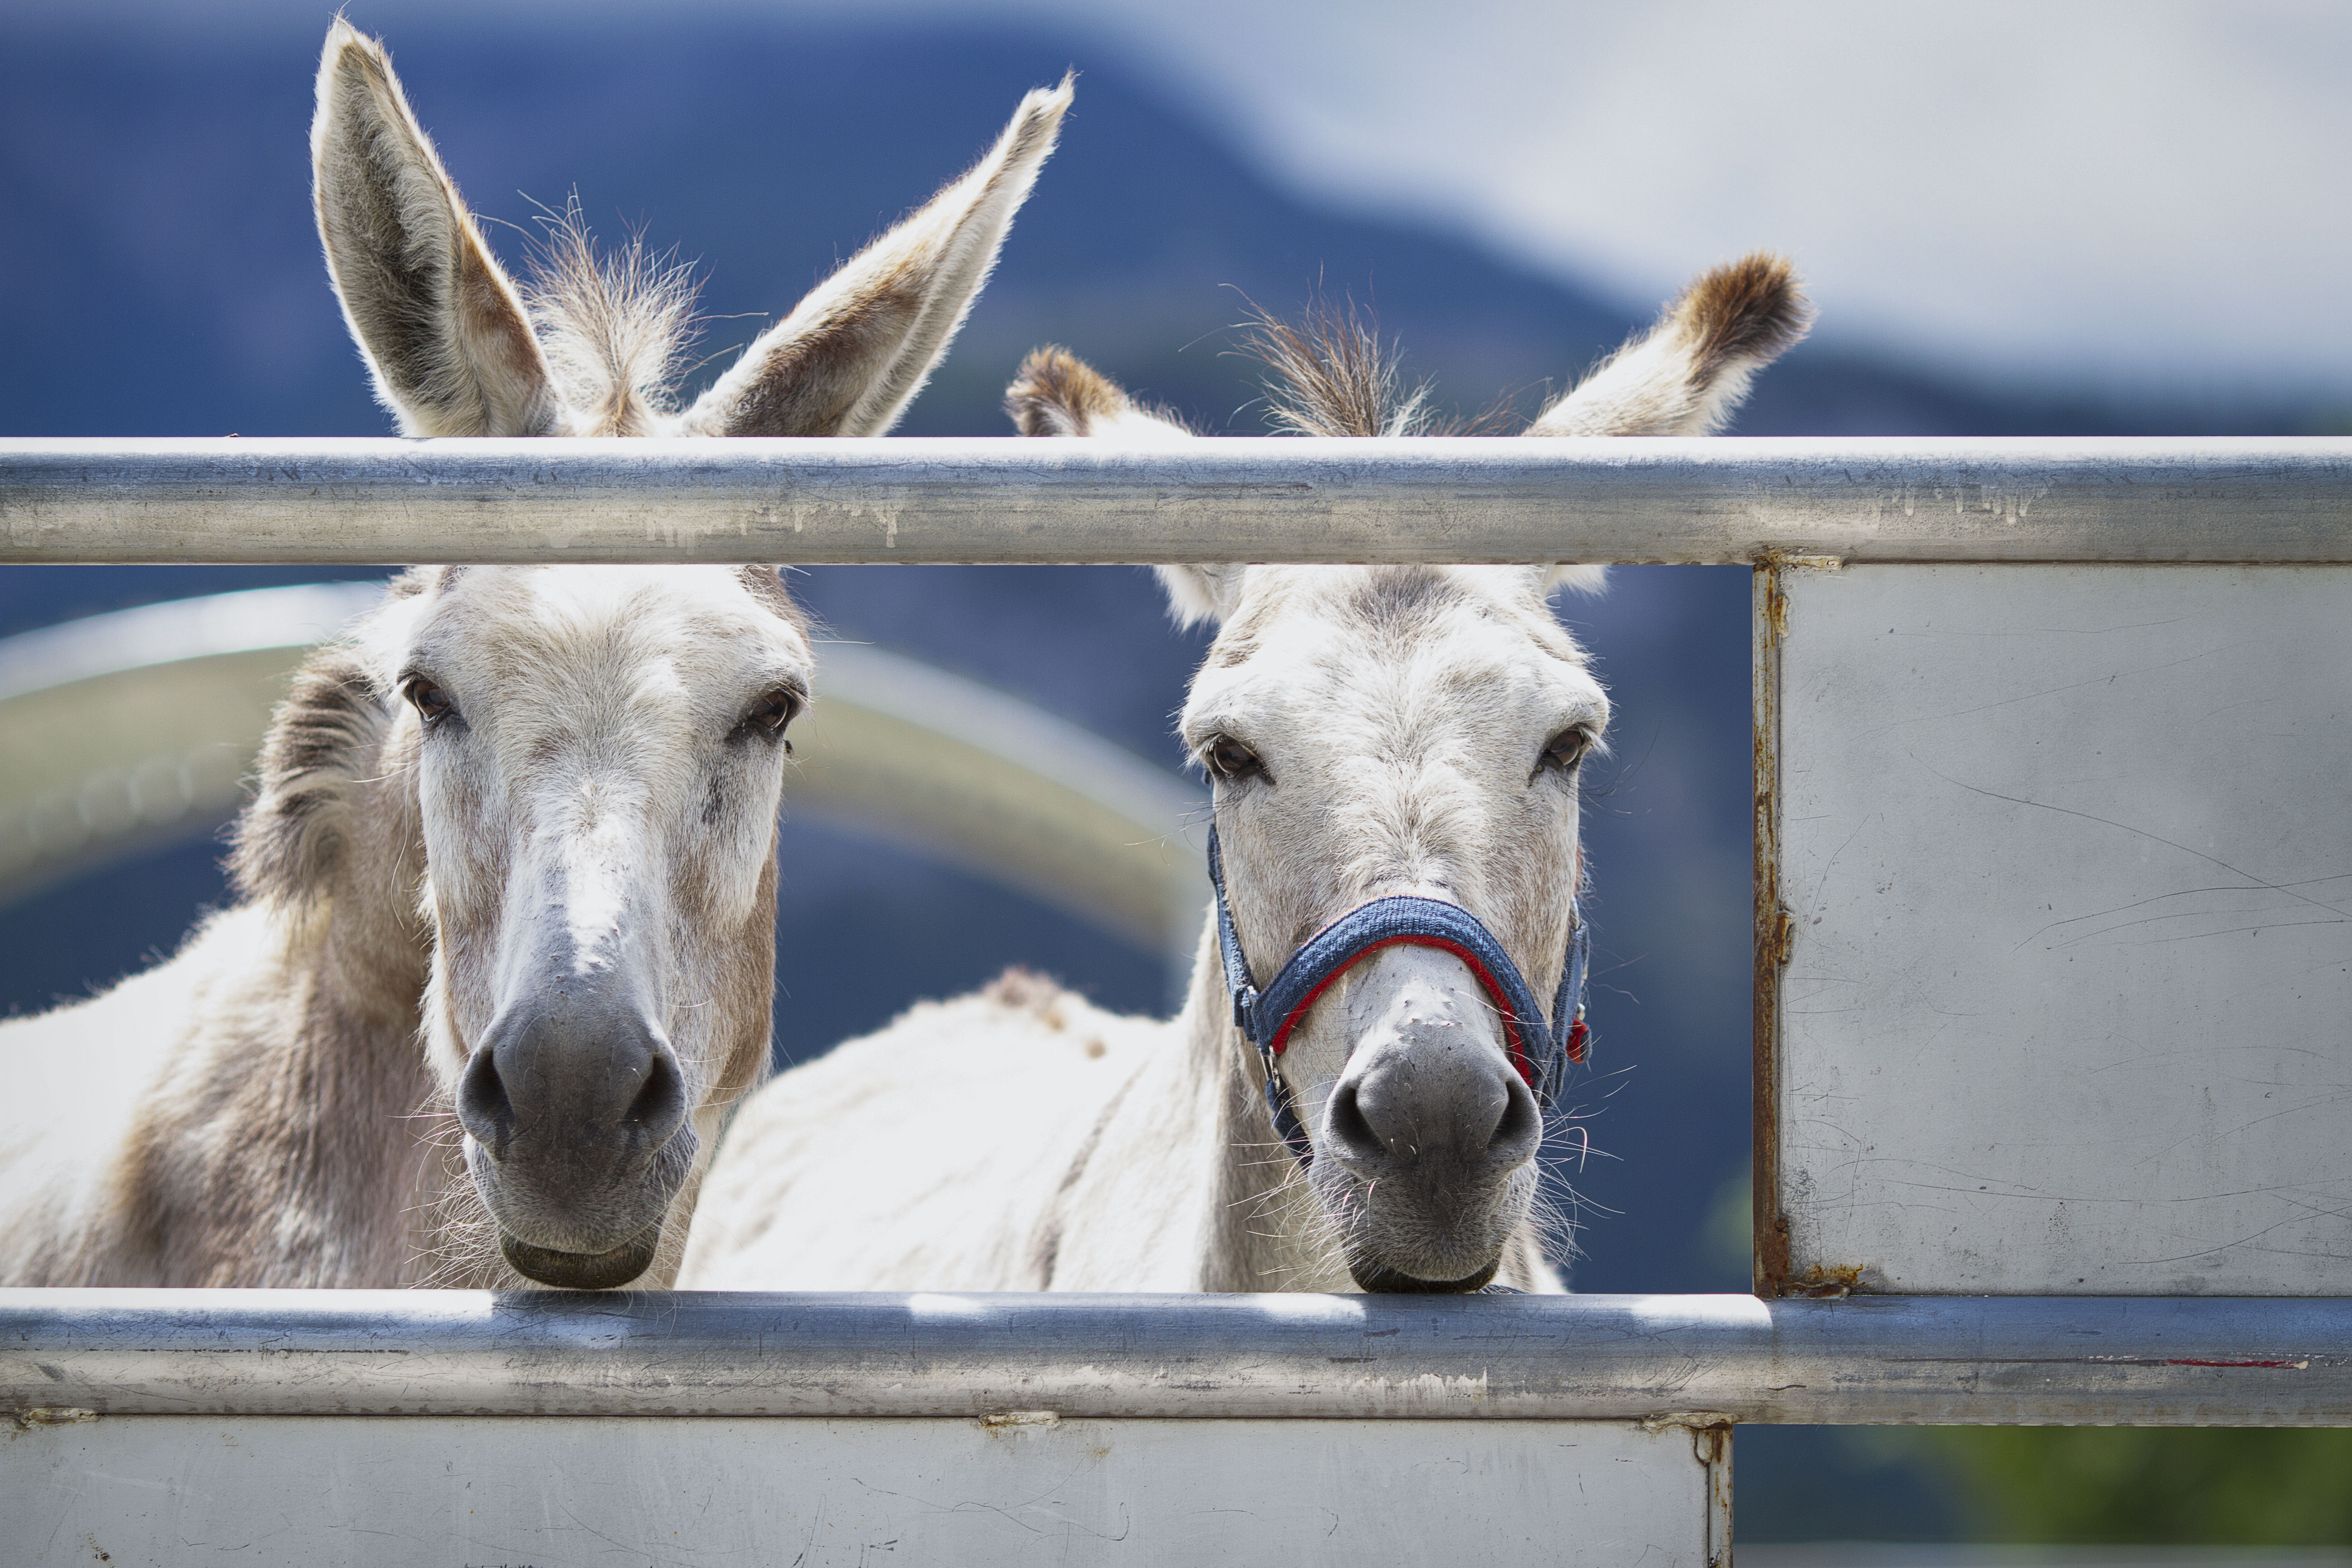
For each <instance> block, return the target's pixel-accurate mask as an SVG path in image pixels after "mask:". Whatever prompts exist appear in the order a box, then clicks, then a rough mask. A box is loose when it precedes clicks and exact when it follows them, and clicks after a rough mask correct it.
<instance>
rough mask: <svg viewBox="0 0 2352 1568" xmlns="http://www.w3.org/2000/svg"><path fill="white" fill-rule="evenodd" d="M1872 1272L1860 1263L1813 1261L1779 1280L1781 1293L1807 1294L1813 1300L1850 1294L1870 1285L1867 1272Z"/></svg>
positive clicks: (1872, 1271)
mask: <svg viewBox="0 0 2352 1568" xmlns="http://www.w3.org/2000/svg"><path fill="white" fill-rule="evenodd" d="M1874 1272H1875V1271H1874V1270H1873V1269H1872V1268H1870V1266H1869V1265H1867V1264H1864V1263H1816V1264H1814V1265H1813V1266H1812V1267H1811V1268H1808V1269H1806V1270H1805V1271H1804V1273H1802V1274H1801V1275H1799V1276H1798V1277H1797V1278H1796V1279H1788V1278H1787V1277H1786V1276H1785V1274H1784V1275H1783V1278H1782V1279H1781V1281H1780V1294H1782V1295H1783V1296H1807V1297H1811V1298H1813V1299H1815V1300H1821V1299H1822V1298H1826V1297H1836V1296H1851V1295H1853V1293H1854V1292H1855V1291H1857V1290H1864V1289H1869V1287H1870V1283H1871V1280H1870V1276H1871V1275H1872V1274H1873V1273H1874Z"/></svg>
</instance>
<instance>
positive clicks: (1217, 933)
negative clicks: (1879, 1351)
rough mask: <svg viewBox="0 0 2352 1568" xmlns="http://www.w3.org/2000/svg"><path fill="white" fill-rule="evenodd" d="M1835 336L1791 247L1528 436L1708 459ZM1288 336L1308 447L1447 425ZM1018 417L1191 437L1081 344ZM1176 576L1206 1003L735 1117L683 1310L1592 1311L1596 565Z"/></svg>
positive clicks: (955, 1015)
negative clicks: (1638, 443)
mask: <svg viewBox="0 0 2352 1568" xmlns="http://www.w3.org/2000/svg"><path fill="white" fill-rule="evenodd" d="M1809 320H1810V311H1809V309H1808V307H1807V306H1806V304H1805V301H1804V300H1803V297H1802V295H1801V293H1800V292H1799V290H1798V288H1797V286H1796V283H1795V280H1794V279H1793V278H1792V277H1791V275H1790V269H1789V268H1788V265H1787V263H1785V262H1784V261H1781V260H1779V259H1777V258H1770V257H1764V256H1755V257H1750V258H1747V259H1746V260H1743V261H1740V262H1738V263H1736V264H1734V265H1731V266H1728V267H1725V268H1719V269H1717V270H1716V271H1713V272H1710V273H1708V274H1707V275H1706V276H1705V277H1703V278H1701V279H1699V280H1698V281H1697V282H1696V284H1695V285H1694V286H1693V287H1692V288H1691V289H1689V290H1688V291H1687V292H1686V293H1685V294H1684V295H1683V296H1682V297H1681V299H1680V300H1677V301H1676V302H1675V304H1673V305H1672V306H1671V307H1669V308H1668V310H1666V312H1665V314H1664V317H1663V319H1662V320H1661V321H1659V322H1658V324H1657V325H1656V326H1655V328H1654V329H1653V330H1652V331H1649V332H1648V333H1647V334H1646V335H1643V336H1642V337H1640V338H1638V339H1636V340H1635V341H1633V342H1630V343H1629V344H1628V345H1627V346H1626V347H1625V348H1624V349H1622V351H1621V352H1620V353H1618V354H1617V355H1616V356H1615V357H1613V358H1612V359H1611V360H1609V361H1608V362H1607V363H1605V364H1603V365H1602V366H1601V367H1600V368H1599V369H1598V370H1596V371H1595V372H1594V373H1593V374H1591V376H1590V377H1588V378H1587V379H1585V380H1584V381H1583V382H1582V383H1581V384H1579V385H1578V386H1577V387H1576V388H1575V389H1574V390H1572V391H1571V392H1570V393H1568V394H1566V395H1564V396H1562V397H1560V398H1559V400H1557V401H1556V402H1554V403H1553V404H1552V405H1550V406H1549V407H1548V408H1546V409H1545V410H1544V411H1543V413H1542V414H1541V416H1539V417H1538V419H1537V420H1536V421H1535V423H1534V424H1533V426H1531V427H1530V428H1529V430H1528V434H1529V435H1534V436H1602V435H1629V436H1630V435H1705V434H1708V433H1710V432H1712V431H1713V430H1715V429H1717V428H1718V427H1719V426H1721V424H1722V423H1723V422H1724V420H1726V419H1727V417H1728V416H1729V415H1730V413H1731V411H1732V409H1733V408H1734V407H1735V406H1736V405H1738V402H1739V400H1740V399H1741V397H1742V396H1743V395H1745V392H1746V388H1747V385H1748V379H1749V377H1750V376H1751V375H1752V374H1754V373H1755V372H1756V371H1757V370H1758V369H1759V368H1761V367H1762V366H1763V365H1764V364H1766V363H1769V361H1770V360H1772V359H1773V358H1774V357H1776V356H1777V355H1778V354H1779V353H1780V352H1781V351H1783V350H1784V349H1786V348H1787V347H1788V346H1789V345H1790V344H1791V343H1793V342H1796V341H1797V339H1798V338H1800V337H1801V336H1802V334H1803V332H1804V331H1805V330H1806V328H1807V326H1808V324H1809ZM1262 342H1264V343H1265V347H1266V348H1267V350H1268V351H1269V352H1268V357H1269V359H1270V360H1271V361H1272V362H1273V363H1274V365H1275V367H1276V371H1277V372H1278V373H1279V374H1281V375H1282V377H1283V378H1284V380H1285V381H1286V386H1285V387H1283V388H1282V389H1281V390H1279V391H1278V392H1277V394H1276V398H1277V409H1278V412H1279V414H1280V416H1281V419H1282V422H1283V423H1284V424H1285V425H1286V426H1288V427H1290V428H1292V429H1294V430H1297V431H1301V432H1304V433H1308V434H1316V435H1336V436H1369V435H1409V434H1413V433H1416V432H1417V431H1419V430H1423V429H1425V428H1427V427H1428V424H1429V416H1428V415H1427V413H1426V411H1425V404H1424V402H1423V398H1422V397H1421V395H1420V394H1419V393H1417V392H1408V391H1407V390H1406V389H1404V388H1403V387H1402V384H1400V382H1399V380H1398V378H1397V376H1396V374H1395V373H1394V370H1393V367H1392V365H1391V364H1390V363H1389V362H1387V361H1386V360H1385V359H1384V358H1383V356H1382V354H1381V348H1380V344H1379V342H1378V340H1377V339H1375V338H1373V337H1371V336H1370V334H1369V333H1367V332H1365V331H1361V330H1360V329H1358V328H1356V327H1355V326H1354V325H1353V323H1352V322H1345V321H1337V320H1334V319H1327V320H1326V321H1323V322H1321V323H1320V324H1318V325H1316V326H1311V327H1309V328H1308V329H1307V331H1296V330H1291V329H1286V328H1281V327H1278V326H1275V325H1273V324H1271V323H1268V324H1266V331H1265V335H1264V338H1263V339H1262ZM1009 405H1010V408H1011V411H1012V413H1013V416H1014V418H1015V420H1016V422H1017V423H1018V424H1019V426H1020V428H1021V430H1022V432H1023V433H1024V434H1025V435H1031V436H1060V437H1092V438H1095V439H1099V440H1113V441H1128V442H1143V441H1163V440H1182V439H1185V438H1186V432H1185V431H1184V430H1183V428H1182V427H1181V426H1180V425H1178V424H1176V423H1175V422H1174V421H1173V420H1172V419H1171V418H1169V417H1167V416H1162V415H1158V414H1154V413H1152V412H1150V411H1149V410H1146V409H1143V408H1141V407H1139V406H1138V405H1136V404H1135V403H1134V402H1133V400H1131V399H1130V398H1129V396H1128V395H1126V393H1124V392H1123V391H1121V390H1120V389H1119V388H1118V387H1117V386H1116V385H1114V384H1111V383H1110V382H1108V380H1106V379H1104V378H1103V377H1102V376H1100V375H1098V374H1096V373H1095V372H1094V371H1092V370H1091V369H1089V368H1088V367H1087V366H1086V365H1085V364H1083V363H1080V362H1078V361H1077V360H1076V359H1074V358H1072V357H1071V356H1069V355H1068V354H1066V353H1063V352H1061V351H1059V350H1046V351H1043V352H1040V353H1036V354H1034V355H1032V356H1031V358H1030V360H1029V361H1028V363H1026V364H1025V365H1024V368H1023V372H1022V374H1021V377H1020V379H1019V380H1018V381H1016V382H1015V383H1014V384H1013V389H1012V392H1011V395H1010V398H1009ZM1160 577H1161V580H1162V582H1163V583H1164V584H1165V586H1166V588H1167V592H1168V595H1169V597H1170V599H1171V602H1172V604H1173V605H1174V609H1175V613H1176V615H1177V616H1178V618H1179V619H1180V620H1182V621H1185V622H1197V621H1210V622H1213V623H1215V624H1216V626H1217V628H1218V629H1217V634H1216V638H1215V640H1214V642H1213V644H1212V645H1211V647H1210V648H1209V652H1208V656H1207V658H1206V660H1205V661H1204V662H1203V664H1202V667H1201V668H1200V670H1199V672H1198V673H1197V674H1196V675H1195V677H1194V678H1193V681H1192V690H1191V693H1190V697H1189V699H1188V700H1187V701H1186V703H1185V706H1184V709H1183V712H1182V714H1181V721H1180V731H1181V736H1182V739H1183V742H1184V744H1185V746H1186V748H1187V749H1188V750H1189V751H1190V752H1192V755H1193V757H1194V758H1195V759H1196V760H1197V761H1198V763H1200V765H1201V766H1202V768H1203V769H1204V770H1205V772H1206V773H1207V774H1208V776H1209V779H1210V781H1211V784H1212V786H1213V793H1214V804H1213V825H1212V828H1211V840H1210V854H1211V864H1212V868H1213V870H1218V871H1221V873H1222V875H1221V878H1220V886H1219V898H1218V908H1217V909H1216V910H1214V911H1213V913H1212V916H1211V919H1210V921H1209V922H1208V926H1207V929H1206V930H1205V931H1204V932H1203V934H1202V943H1201V950H1200V959H1199V963H1198V965H1197V967H1196V969H1195V972H1194V976H1193V981H1192V992H1191V995H1190V999H1189V1000H1188V1002H1187V1003H1186V1005H1185V1006H1184V1008H1183V1011H1182V1012H1181V1014H1180V1015H1179V1016H1177V1017H1176V1018H1175V1019H1174V1020H1173V1021H1171V1022H1166V1023H1161V1022H1156V1021H1152V1020H1149V1019H1142V1018H1131V1017H1119V1016H1112V1015H1110V1014H1108V1013H1105V1012H1103V1011H1101V1010H1099V1009H1097V1008H1096V1007H1093V1006H1091V1005H1088V1004H1087V1002H1086V1001H1084V1000H1083V999H1082V998H1080V997H1078V996H1076V995H1074V994H1070V993H1068V992H1066V991H1064V990H1062V989H1061V988H1060V987H1058V986H1055V985H1054V984H1051V983H1049V982H1045V981H1043V980H1040V979H1037V978H1035V977H1034V976H1030V975H1025V974H1021V973H1014V974H1011V975H1008V976H1006V977H1004V978H1003V979H1001V980H999V981H998V982H996V983H995V984H993V985H992V986H991V987H989V988H988V989H986V990H984V991H982V992H980V993H978V994H974V995H970V996H966V997H963V998H961V999H958V1000H955V1001H950V1002H946V1003H940V1004H927V1005H920V1006H918V1007H916V1008H914V1009H913V1010H912V1011H910V1012H909V1013H908V1014H907V1015H906V1016H903V1017H902V1018H900V1019H899V1020H898V1022H896V1023H894V1024H892V1025H891V1026H888V1027H887V1028H885V1029H884V1030H882V1031H881V1032H880V1033H878V1034H876V1035H873V1036H870V1037H866V1038H865V1039H862V1040H858V1041H856V1042H853V1043H851V1044H848V1045H845V1046H843V1047H840V1048H839V1049H837V1050H835V1052H833V1053H832V1054H831V1055H829V1056H827V1057H824V1058H820V1059H819V1060H817V1061H815V1062H813V1063H811V1064H810V1065H808V1066H806V1067H803V1068H795V1069H794V1070H793V1071H791V1072H789V1073H787V1074H785V1075H784V1076H783V1077H782V1078H781V1079H778V1080H776V1082H774V1083H773V1084H772V1085H771V1086H769V1087H768V1088H767V1089H764V1090H762V1091H761V1092H760V1093H759V1094H757V1095H755V1096H753V1097H752V1099H751V1100H750V1101H749V1102H748V1103H747V1104H746V1105H745V1107H744V1108H743V1110H742V1112H741V1114H740V1116H739V1117H738V1118H737V1120H736V1121H735V1123H734V1124H733V1126H732V1128H731V1129H730V1131H729V1133H728V1140H727V1142H726V1144H725V1146H724V1147H723V1148H722V1149H721V1150H720V1152H719V1157H718V1160H717V1162H716V1164H715V1166H714V1168H713V1170H712V1172H711V1175H710V1180H709V1184H708V1185H707V1186H706V1188H705V1192H704V1195H703V1202H702V1209H701V1214H700V1217H699V1219H698V1225H697V1228H696V1232H695V1235H694V1237H693V1239H692V1241H691V1242H690V1243H689V1245H688V1253H687V1259H686V1264H685V1267H684V1268H683V1269H682V1271H681V1272H680V1275H679V1282H680V1283H681V1285H684V1286H688V1287H703V1288H720V1289H962V1290H1006V1289H1024V1290H1178V1291H1189V1290H1263V1289H1297V1290H1331V1289H1348V1288H1349V1287H1350V1286H1353V1287H1355V1288H1357V1289H1365V1290H1385V1291H1469V1290H1475V1289H1482V1288H1486V1287H1488V1286H1489V1285H1490V1284H1501V1285H1504V1286H1507V1287H1509V1288H1514V1289H1520V1290H1558V1289H1561V1283H1560V1280H1559V1277H1558V1276H1557V1275H1556V1274H1555V1273H1554V1272H1553V1271H1552V1269H1551V1268H1550V1267H1549V1264H1548V1263H1547V1262H1546V1260H1545V1258H1544V1249H1543V1247H1542V1245H1541V1241H1542V1237H1541V1226H1540V1225H1539V1223H1538V1219H1537V1216H1536V1215H1535V1200H1536V1188H1537V1178H1536V1166H1535V1156H1536V1152H1537V1150H1538V1144H1539V1142H1540V1141H1541V1138H1542V1132H1543V1123H1542V1117H1541V1114H1540V1109H1539V1104H1538V1093H1537V1089H1538V1087H1539V1086H1540V1087H1545V1088H1549V1087H1551V1085H1550V1083H1549V1081H1548V1079H1549V1070H1550V1069H1556V1068H1559V1067H1560V1066H1562V1065H1563V1064H1561V1063H1560V1062H1559V1058H1558V1056H1557V1055H1555V1056H1554V1057H1553V1058H1552V1059H1551V1060H1550V1061H1549V1062H1545V1061H1543V1060H1540V1059H1531V1058H1539V1057H1540V1056H1541V1054H1542V1053H1541V1052H1539V1051H1530V1050H1529V1048H1528V1046H1529V1042H1530V1040H1531V1039H1532V1040H1534V1041H1537V1042H1542V1041H1544V1040H1545V1039H1546V1037H1549V1048H1550V1049H1551V1050H1552V1051H1553V1052H1555V1053H1557V1052H1560V1051H1562V1050H1564V1051H1565V1054H1566V1055H1568V1056H1570V1057H1573V1056H1577V1055H1579V1054H1580V1046H1581V1027H1582V1026H1581V1018H1580V1016H1577V1013H1578V1003H1579V1001H1580V975H1578V974H1576V973H1565V974H1564V973H1563V972H1564V971H1574V970H1576V969H1579V968H1580V966H1581V954H1582V952H1583V948H1582V943H1581V935H1582V931H1583V928H1582V926H1581V923H1580V921H1579V920H1578V918H1577V916H1576V913H1575V909H1574V905H1575V896H1576V892H1577V889H1579V886H1580V882H1581V879H1582V877H1583V863H1582V862H1583V857H1582V852H1581V850H1580V845H1579V840H1578V826H1577V817H1578V789H1579V785H1578V775H1579V772H1580V766H1581V764H1582V763H1583V761H1584V760H1585V759H1586V758H1587V757H1589V756H1591V754H1592V753H1593V752H1594V751H1595V749H1596V748H1598V747H1599V746H1600V744H1601V736H1602V733H1603V731H1604V730H1605V729H1606V726H1607V723H1608V719H1609V700H1608V698H1607V697H1606V696H1605V695H1604V694H1603V693H1602V690H1601V686H1600V684H1599V683H1598V682H1597V681H1596V680H1595V679H1593V676H1592V673H1591V670H1590V668H1588V667H1587V662H1586V659H1585V656H1584V655H1583V653H1582V652H1581V651H1580V649H1579V647H1577V645H1576V643H1575V642H1574V641H1573V640H1571V639H1570V637H1569V635H1568V633H1567V632H1566V631H1565V630H1563V629H1562V628H1561V626H1559V623H1558V622H1557V621H1556V620H1555V619H1554V618H1553V616H1552V614H1551V612H1550V610H1549V606H1548V603H1547V600H1548V596H1549V594H1550V592H1551V591H1552V590H1553V589H1555V588H1557V587H1559V586H1562V585H1572V586H1577V587H1581V588H1597V587H1598V586H1599V585H1600V583H1601V568H1598V567H1587V566H1563V567H1536V566H1528V567H1517V566H1483V567H1480V566H1458V567H1428V566H1279V565H1260V566H1238V565H1236V566H1208V567H1192V566H1178V567H1162V568H1160ZM1400 911H1402V912H1400ZM1520 976H1524V979H1519V978H1517V977H1520ZM1528 982H1532V984H1528ZM1260 987H1264V990H1263V991H1261V990H1259V988H1260ZM1555 990H1556V992H1557V997H1558V1000H1557V1001H1556V1002H1555V1003H1554V1004H1553V1007H1552V1010H1551V1013H1552V1016H1551V1017H1550V1018H1549V1020H1548V1021H1547V1020H1545V1019H1544V1018H1543V1017H1541V1016H1540V1014H1541V1013H1542V1011H1543V1005H1542V1003H1541V1002H1540V1001H1539V1000H1538V998H1540V997H1542V996H1545V995H1548V994H1554V992H1555ZM1547 1024H1548V1026H1547ZM876 1128H887V1129H889V1130H890V1135H889V1136H888V1137H887V1138H877V1137H876V1136H875V1135H874V1130H875V1129H876Z"/></svg>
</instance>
